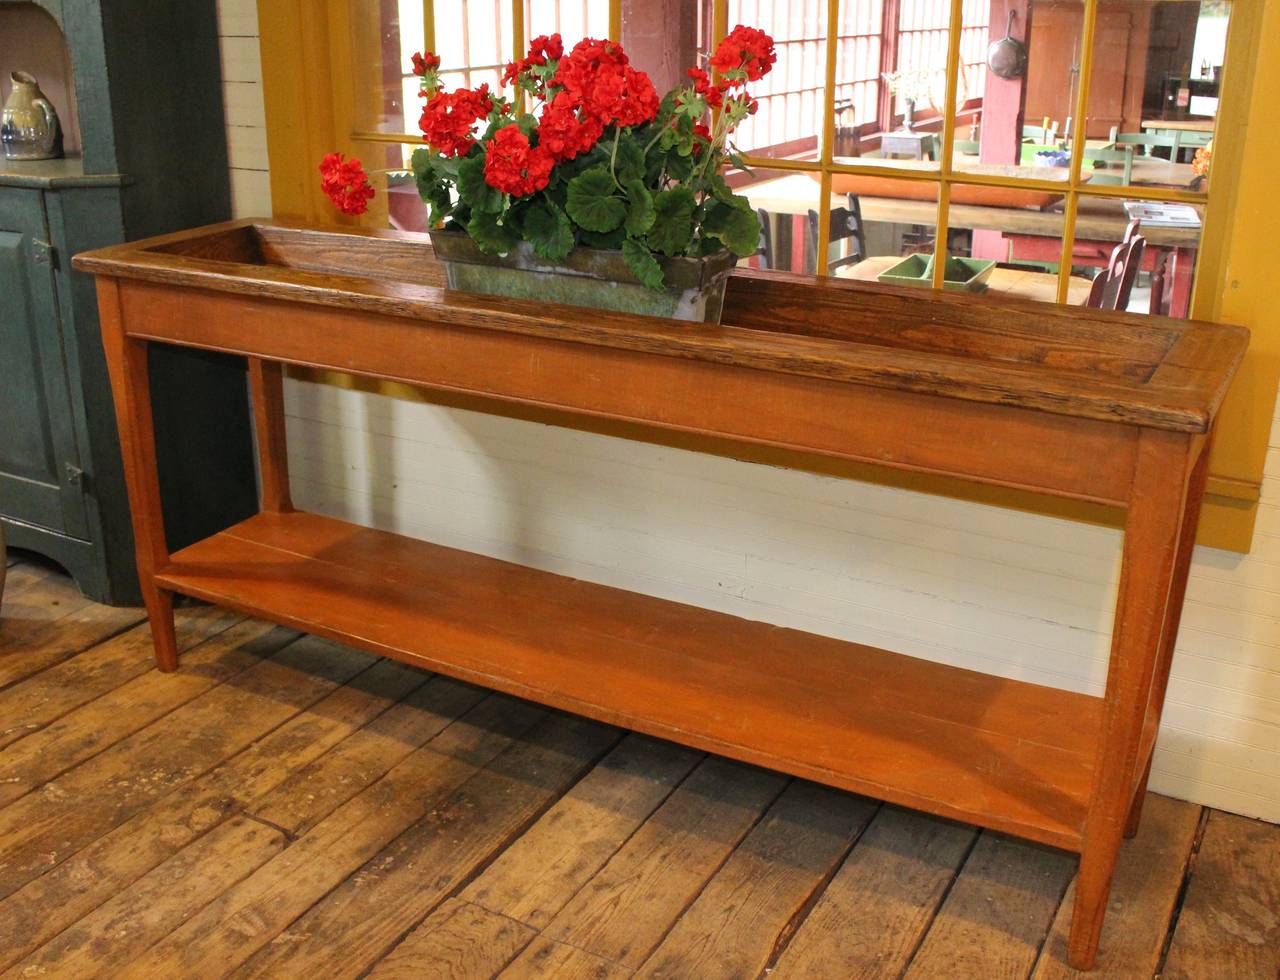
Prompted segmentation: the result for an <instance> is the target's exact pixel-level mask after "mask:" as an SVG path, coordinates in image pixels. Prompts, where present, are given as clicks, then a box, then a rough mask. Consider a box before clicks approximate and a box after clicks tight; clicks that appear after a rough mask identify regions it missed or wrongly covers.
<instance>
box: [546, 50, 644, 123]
mask: <svg viewBox="0 0 1280 980" xmlns="http://www.w3.org/2000/svg"><path fill="white" fill-rule="evenodd" d="M552 84H553V85H556V86H559V87H561V88H563V89H564V91H565V92H566V93H568V95H569V96H570V98H571V99H572V100H573V101H574V102H575V103H576V104H577V105H578V106H580V107H581V109H582V111H583V115H584V117H585V116H590V117H592V118H594V119H596V120H598V121H599V122H600V124H601V125H602V126H607V125H609V124H611V123H616V124H617V125H619V126H638V125H640V124H641V123H646V122H648V121H649V120H650V119H652V118H653V117H654V116H656V115H657V114H658V93H657V91H655V90H654V87H653V82H651V81H650V80H649V76H648V75H646V74H645V73H644V72H642V71H636V69H634V68H632V67H631V65H630V64H628V60H627V54H626V52H625V51H623V50H622V46H621V45H619V44H615V43H614V42H612V41H597V40H596V39H594V38H584V39H583V40H581V41H579V42H578V43H577V44H576V45H574V48H573V50H572V51H570V52H569V55H568V57H566V58H563V59H562V60H561V61H560V65H559V67H558V68H557V70H556V74H555V78H554V79H552Z"/></svg>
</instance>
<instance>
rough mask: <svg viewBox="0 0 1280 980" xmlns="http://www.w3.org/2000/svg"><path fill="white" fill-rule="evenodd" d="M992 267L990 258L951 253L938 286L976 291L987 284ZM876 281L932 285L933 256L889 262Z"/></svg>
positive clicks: (903, 284) (993, 265) (902, 284)
mask: <svg viewBox="0 0 1280 980" xmlns="http://www.w3.org/2000/svg"><path fill="white" fill-rule="evenodd" d="M995 267H996V263H995V261H994V260H992V259H964V258H957V257H955V256H953V257H951V258H949V259H947V271H946V274H945V276H944V279H943V284H942V288H943V289H952V290H965V291H967V292H971V293H980V292H982V290H984V289H986V288H987V280H988V279H990V278H991V270H992V269H994V268H995ZM876 281H878V282H887V283H890V284H892V285H896V286H926V287H927V286H931V285H933V256H931V255H908V256H907V257H906V258H905V259H903V260H902V261H901V262H898V263H897V264H895V265H891V266H890V267H889V268H887V269H885V270H884V272H882V273H880V275H878V276H876Z"/></svg>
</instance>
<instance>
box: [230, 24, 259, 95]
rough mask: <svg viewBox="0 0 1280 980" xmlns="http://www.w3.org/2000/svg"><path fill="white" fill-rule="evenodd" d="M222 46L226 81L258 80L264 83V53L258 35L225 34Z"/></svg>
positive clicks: (257, 81)
mask: <svg viewBox="0 0 1280 980" xmlns="http://www.w3.org/2000/svg"><path fill="white" fill-rule="evenodd" d="M221 42H222V43H221V47H222V80H223V81H224V82H256V83H257V84H259V85H261V84H262V55H261V53H260V52H259V50H258V39H257V37H230V36H226V35H224V36H223V37H222V39H221Z"/></svg>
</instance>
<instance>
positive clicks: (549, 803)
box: [286, 712, 628, 972]
mask: <svg viewBox="0 0 1280 980" xmlns="http://www.w3.org/2000/svg"><path fill="white" fill-rule="evenodd" d="M553 714H554V713H552V712H548V714H547V715H546V717H548V718H549V717H553ZM535 724H536V723H535ZM532 727H533V726H530V728H529V729H525V732H526V733H527V732H528V731H530V730H531V729H532ZM614 731H615V733H616V736H617V737H616V738H614V739H613V740H612V741H611V742H609V743H607V744H606V745H605V747H604V748H603V750H602V751H600V752H599V753H598V754H597V755H595V756H594V757H593V758H592V759H591V760H590V761H588V762H587V763H585V764H584V765H583V767H582V768H581V770H579V772H578V774H577V775H576V776H575V777H574V778H573V780H572V781H571V782H569V783H568V784H567V785H566V786H565V787H564V790H563V791H562V792H561V793H559V794H558V795H557V796H555V797H553V798H549V799H548V800H546V801H544V804H543V805H542V806H540V807H538V808H537V809H536V810H535V811H534V812H533V813H531V814H530V816H529V817H528V819H526V820H525V821H523V822H522V823H521V824H520V825H519V826H517V827H514V828H512V830H511V832H510V833H509V834H507V836H505V837H504V838H502V840H501V841H500V842H499V843H498V844H497V845H496V846H495V847H493V848H492V849H490V850H489V851H486V852H485V854H484V856H483V857H481V858H480V860H478V861H476V862H475V864H473V865H472V866H471V868H470V869H469V870H468V871H467V873H466V874H464V875H462V876H460V877H459V879H458V881H457V882H455V883H454V885H453V887H451V888H450V889H449V890H448V891H447V892H445V893H443V894H442V895H441V896H440V898H439V899H438V900H437V901H436V902H434V903H433V904H432V905H431V907H430V908H429V909H427V910H426V912H425V913H424V914H423V915H422V916H421V917H420V918H418V919H417V920H415V921H414V922H413V923H412V924H411V925H410V926H409V927H408V928H406V929H404V930H403V931H402V932H401V933H400V934H399V935H398V936H396V937H395V939H394V940H392V941H391V942H390V943H389V944H388V945H387V946H386V948H385V949H383V950H382V952H380V953H379V954H378V955H377V957H376V958H374V960H373V962H372V964H371V965H370V967H369V969H373V967H374V966H376V965H377V964H378V963H380V962H382V961H383V960H384V959H386V958H387V957H388V956H389V955H390V954H391V953H393V952H394V951H395V950H396V948H397V947H398V946H399V945H400V944H401V943H403V942H404V941H405V939H406V938H408V936H409V934H410V933H412V932H413V931H414V930H415V929H417V928H418V927H419V926H420V925H422V923H423V922H425V921H426V920H427V919H428V918H430V917H431V915H433V914H434V913H435V911H436V910H437V909H439V908H440V907H441V906H442V905H444V904H445V903H446V902H449V901H451V900H452V899H455V898H458V897H459V896H460V895H461V894H462V892H463V891H465V890H466V889H467V888H468V887H469V886H470V885H471V883H472V882H473V881H475V880H476V879H477V878H479V877H480V876H481V875H482V874H484V872H485V871H487V870H488V869H489V867H490V866H491V865H492V864H493V862H494V861H496V860H497V859H498V858H499V857H501V856H502V854H503V852H504V851H506V850H507V848H508V847H510V846H511V845H512V843H514V842H515V841H517V840H519V839H520V838H521V837H523V836H524V835H525V834H526V833H528V832H529V828H530V827H532V826H533V825H534V824H535V823H537V822H538V821H539V820H541V819H542V818H543V817H544V816H545V815H546V813H547V811H548V810H550V809H551V808H552V807H553V806H555V805H556V804H557V803H559V802H560V801H561V800H562V799H564V797H565V796H566V795H568V794H569V793H571V792H573V789H574V787H575V786H577V785H578V784H579V783H580V782H582V780H583V779H585V778H586V777H587V775H588V774H589V773H590V772H591V771H592V770H594V769H595V767H596V766H598V765H599V764H600V762H601V760H603V759H604V758H605V756H607V755H608V754H609V753H610V752H612V751H613V750H614V749H615V748H617V746H618V743H619V742H621V741H622V740H623V738H625V737H626V735H627V734H628V733H627V732H626V730H625V729H621V728H615V729H614ZM521 737H522V736H521ZM514 744H516V743H515V741H513V743H512V745H514ZM509 751H511V747H510V746H509V747H508V748H507V749H504V750H503V752H502V753H501V754H500V755H499V756H498V757H497V758H501V756H502V755H504V754H506V752H509ZM497 758H495V759H494V760H492V761H491V762H489V763H488V764H487V765H486V766H484V767H482V768H481V769H478V770H477V771H476V772H475V773H473V774H472V775H471V776H468V777H467V778H466V779H465V780H464V781H463V782H462V783H461V784H460V785H459V786H458V787H457V789H456V790H454V793H457V792H460V791H461V790H462V789H463V788H464V787H465V786H466V785H467V783H469V782H471V781H472V780H473V779H475V778H476V777H477V776H479V775H480V774H481V773H483V772H485V771H486V770H487V769H489V768H490V767H491V766H492V765H493V763H494V762H496V761H497ZM423 819H425V817H424V818H423ZM420 822H421V820H416V821H414V822H413V823H411V824H410V825H409V826H408V827H406V828H405V829H404V830H402V831H401V832H400V833H399V834H397V835H396V837H395V838H394V839H393V840H391V841H389V842H388V843H387V844H386V846H385V847H384V848H383V850H384V851H385V850H387V849H389V848H391V847H393V846H394V845H395V842H396V841H397V840H399V839H400V838H401V837H403V836H404V835H405V834H408V833H409V832H410V831H411V830H412V829H413V828H414V827H416V826H417V825H418V824H419V823H420ZM379 853H381V852H379ZM371 860H372V859H371ZM357 873H358V872H357ZM348 877H350V876H348ZM345 880H346V879H344V881H345ZM475 904H477V905H479V907H480V908H483V909H485V911H486V912H494V910H493V909H490V908H487V907H486V906H484V905H482V904H480V903H478V902H477V903H475ZM308 911H310V909H308ZM304 914H305V913H304ZM494 914H497V915H503V917H504V918H508V919H510V918H511V916H508V915H504V914H503V913H501V912H494ZM299 918H301V916H299ZM294 921H297V920H294ZM512 921H514V922H519V920H518V919H513V920H512ZM520 925H522V926H525V927H527V928H532V927H531V926H529V923H527V922H521V923H520ZM286 928H287V927H286ZM535 932H536V933H537V935H540V934H541V932H540V930H535ZM537 935H535V936H533V937H530V942H532V941H533V939H535V938H537ZM526 945H528V944H526ZM523 950H524V948H523V947H521V952H523ZM584 952H585V951H584ZM518 955H519V953H517V954H516V956H518ZM514 959H515V957H514V956H513V957H512V959H511V960H509V961H508V963H507V965H509V964H510V963H511V962H512V961H514ZM503 969H504V970H505V969H506V965H504V966H503ZM366 972H367V971H366ZM499 972H501V971H499Z"/></svg>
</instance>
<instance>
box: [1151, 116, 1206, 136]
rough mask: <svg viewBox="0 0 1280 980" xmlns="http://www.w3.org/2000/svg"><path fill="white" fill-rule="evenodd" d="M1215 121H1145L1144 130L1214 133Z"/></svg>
mask: <svg viewBox="0 0 1280 980" xmlns="http://www.w3.org/2000/svg"><path fill="white" fill-rule="evenodd" d="M1215 121H1216V120H1213V119H1144V120H1142V128H1143V129H1181V130H1183V131H1185V132H1192V133H1212V132H1213V126H1214V123H1215Z"/></svg>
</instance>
